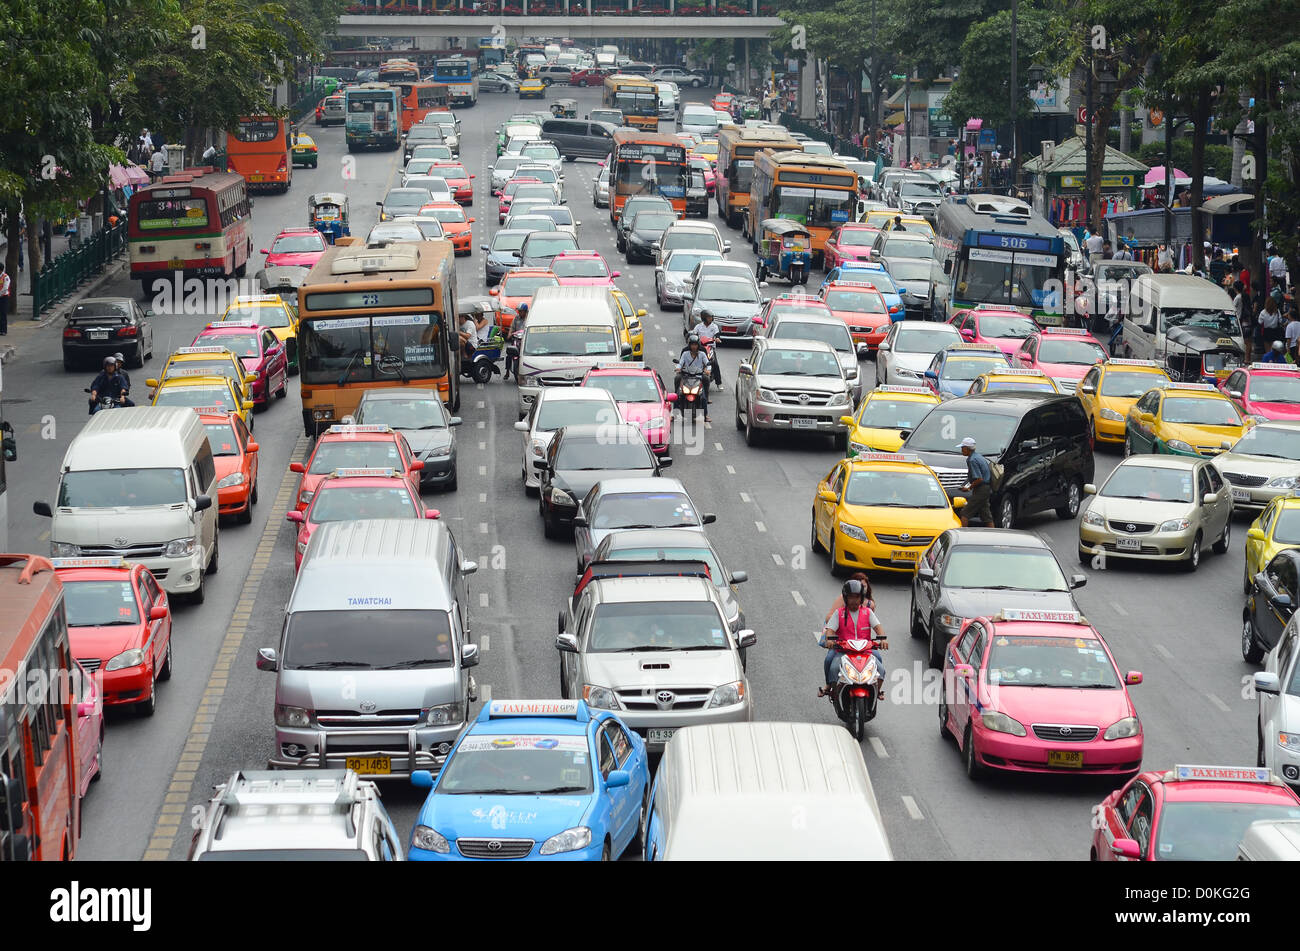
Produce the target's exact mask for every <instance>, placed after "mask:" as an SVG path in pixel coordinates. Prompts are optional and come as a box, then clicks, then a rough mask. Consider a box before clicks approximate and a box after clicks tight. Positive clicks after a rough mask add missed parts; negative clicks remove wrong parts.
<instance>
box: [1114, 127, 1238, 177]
mask: <svg viewBox="0 0 1300 951" xmlns="http://www.w3.org/2000/svg"><path fill="white" fill-rule="evenodd" d="M1164 154H1165V143H1164V139H1160V140H1158V141H1155V142H1148V143H1147V144H1146V145H1143V146H1140V147H1139V148H1138V150H1137V160H1138V161H1139V162H1141V163H1142V164H1144V165H1148V166H1156V165H1163V164H1165V160H1164ZM1173 164H1174V168H1176V169H1179V170H1180V171H1183V172H1186V173H1187V174H1188V175H1195V174H1196V171H1195V169H1193V168H1192V140H1191V139H1190V138H1188V137H1186V136H1178V137H1177V138H1175V139H1174V163H1173ZM1205 168H1206V171H1205V174H1206V175H1210V174H1213V175H1214V176H1215V177H1216V178H1222V179H1231V178H1232V174H1231V172H1232V146H1230V145H1207V146H1206V147H1205ZM1209 169H1214V171H1213V172H1212V173H1211V172H1210V171H1209Z"/></svg>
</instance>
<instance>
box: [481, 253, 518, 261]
mask: <svg viewBox="0 0 1300 951" xmlns="http://www.w3.org/2000/svg"><path fill="white" fill-rule="evenodd" d="M487 259H488V260H489V261H491V262H492V263H493V264H518V263H519V252H518V251H489V252H488V254H487Z"/></svg>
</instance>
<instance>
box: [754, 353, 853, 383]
mask: <svg viewBox="0 0 1300 951" xmlns="http://www.w3.org/2000/svg"><path fill="white" fill-rule="evenodd" d="M758 372H759V373H765V374H772V375H776V376H816V377H826V378H834V377H840V376H842V372H841V370H840V362H839V360H837V359H835V354H833V353H828V352H826V351H825V350H769V351H767V353H765V354H763V362H762V363H760V364H759V367H758Z"/></svg>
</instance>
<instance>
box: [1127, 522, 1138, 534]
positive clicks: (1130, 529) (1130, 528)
mask: <svg viewBox="0 0 1300 951" xmlns="http://www.w3.org/2000/svg"><path fill="white" fill-rule="evenodd" d="M1124 531H1126V532H1135V531H1137V526H1136V525H1134V524H1133V523H1132V522H1129V523H1128V524H1127V525H1125V526H1124Z"/></svg>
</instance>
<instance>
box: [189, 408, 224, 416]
mask: <svg viewBox="0 0 1300 951" xmlns="http://www.w3.org/2000/svg"><path fill="white" fill-rule="evenodd" d="M194 412H196V413H198V414H199V415H200V416H229V415H230V414H231V412H232V411H231V410H228V409H226V408H225V407H224V406H196V407H194Z"/></svg>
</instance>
